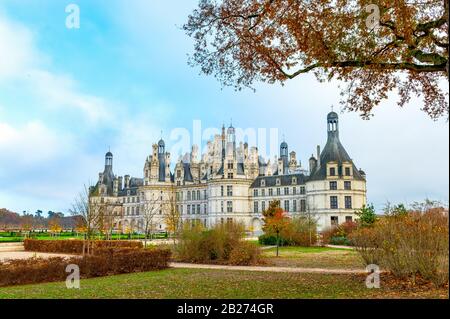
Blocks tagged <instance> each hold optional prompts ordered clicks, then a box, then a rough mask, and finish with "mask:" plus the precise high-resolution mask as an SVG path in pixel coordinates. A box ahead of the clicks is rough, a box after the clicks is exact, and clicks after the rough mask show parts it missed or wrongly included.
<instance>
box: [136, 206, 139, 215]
mask: <svg viewBox="0 0 450 319" xmlns="http://www.w3.org/2000/svg"><path fill="white" fill-rule="evenodd" d="M136 215H139V207H136Z"/></svg>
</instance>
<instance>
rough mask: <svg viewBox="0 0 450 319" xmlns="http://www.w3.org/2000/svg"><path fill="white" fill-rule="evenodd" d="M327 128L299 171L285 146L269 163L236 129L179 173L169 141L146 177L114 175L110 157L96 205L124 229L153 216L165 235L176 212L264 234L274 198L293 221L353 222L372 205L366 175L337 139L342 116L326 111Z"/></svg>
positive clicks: (182, 162)
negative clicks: (325, 136) (264, 216)
mask: <svg viewBox="0 0 450 319" xmlns="http://www.w3.org/2000/svg"><path fill="white" fill-rule="evenodd" d="M327 125H328V129H327V131H328V140H327V144H326V145H325V147H324V149H323V151H322V152H321V151H320V147H318V150H317V156H316V157H315V156H314V155H313V156H312V157H311V158H310V160H309V169H304V168H303V167H302V166H301V163H299V162H298V161H297V156H296V153H295V152H291V153H289V150H288V144H287V143H286V142H283V143H281V145H280V156H279V158H278V159H276V160H275V161H274V162H273V163H271V161H270V160H269V161H267V162H266V161H265V160H264V159H263V158H262V157H261V156H259V154H258V150H257V148H256V147H251V148H249V145H248V144H246V143H245V144H243V143H240V144H239V145H237V144H236V134H235V129H234V128H233V127H232V126H230V127H229V128H228V129H227V130H226V129H225V127H224V128H223V129H222V134H220V135H217V136H215V137H214V139H213V140H212V141H209V142H208V144H207V151H206V152H205V154H202V155H201V158H199V154H198V147H197V146H193V147H192V151H191V153H190V154H187V155H186V156H184V157H183V158H180V159H179V160H178V161H177V162H176V163H174V165H173V167H174V169H173V172H172V171H171V157H170V154H169V153H168V152H166V146H165V143H164V141H163V140H160V141H159V142H158V144H155V145H153V149H152V154H151V155H150V156H148V157H147V159H146V161H145V164H144V172H143V178H132V177H130V176H129V175H125V176H124V177H123V178H122V177H117V176H115V175H114V174H113V171H112V161H113V156H112V154H111V153H110V152H108V153H107V154H106V159H105V162H106V163H105V169H104V171H103V173H100V174H99V181H98V183H97V184H96V186H95V187H93V188H92V192H93V194H94V197H95V198H97V200H98V198H100V199H101V200H102V201H103V202H105V203H108V205H111V206H114V211H115V212H116V228H118V229H122V230H125V229H132V230H134V231H140V232H142V231H143V230H144V229H149V228H148V227H146V225H147V224H148V216H149V215H151V227H150V228H151V230H152V231H165V230H166V220H167V217H166V216H167V214H168V212H169V211H170V210H173V209H176V210H177V211H178V212H179V214H180V216H181V218H182V220H183V222H189V223H202V224H204V225H205V226H206V227H210V226H212V225H214V224H216V223H225V222H230V221H234V222H241V223H243V224H245V226H246V229H247V231H249V232H252V233H254V234H258V233H260V232H261V227H262V211H264V210H265V209H266V208H267V207H268V206H269V203H270V202H271V201H273V200H280V202H281V207H282V208H283V209H284V210H285V211H286V212H287V213H288V214H289V215H290V216H293V217H295V216H302V215H305V214H308V215H311V216H313V217H315V218H316V219H317V220H318V224H319V230H322V229H324V228H327V227H330V226H331V225H337V224H340V223H343V222H345V221H348V220H355V219H356V217H357V216H356V214H355V211H356V210H357V209H360V208H361V207H362V206H363V205H366V176H365V173H364V172H363V171H362V170H358V169H357V168H356V166H355V164H354V163H353V161H352V159H351V158H350V157H349V155H348V154H347V152H346V151H345V149H344V147H343V146H342V144H341V142H340V140H339V119H338V115H337V114H336V113H334V112H332V113H330V114H328V117H327ZM118 211H119V212H120V213H117V212H118ZM146 223H147V224H146ZM147 226H148V225H147Z"/></svg>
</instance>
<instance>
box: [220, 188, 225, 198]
mask: <svg viewBox="0 0 450 319" xmlns="http://www.w3.org/2000/svg"><path fill="white" fill-rule="evenodd" d="M223 194H224V191H223V186H220V196H222V197H223Z"/></svg>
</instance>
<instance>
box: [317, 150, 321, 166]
mask: <svg viewBox="0 0 450 319" xmlns="http://www.w3.org/2000/svg"><path fill="white" fill-rule="evenodd" d="M320 164H321V163H320V145H317V167H320Z"/></svg>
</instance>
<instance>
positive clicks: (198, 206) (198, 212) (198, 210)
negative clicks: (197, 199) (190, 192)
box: [197, 204, 201, 214]
mask: <svg viewBox="0 0 450 319" xmlns="http://www.w3.org/2000/svg"><path fill="white" fill-rule="evenodd" d="M197 214H201V212H200V204H198V205H197Z"/></svg>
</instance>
